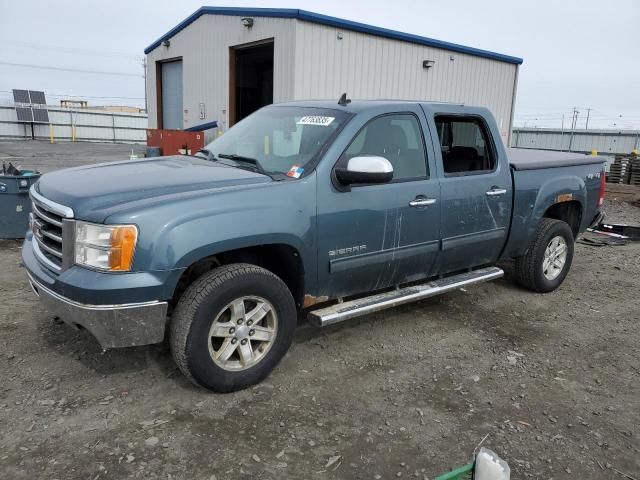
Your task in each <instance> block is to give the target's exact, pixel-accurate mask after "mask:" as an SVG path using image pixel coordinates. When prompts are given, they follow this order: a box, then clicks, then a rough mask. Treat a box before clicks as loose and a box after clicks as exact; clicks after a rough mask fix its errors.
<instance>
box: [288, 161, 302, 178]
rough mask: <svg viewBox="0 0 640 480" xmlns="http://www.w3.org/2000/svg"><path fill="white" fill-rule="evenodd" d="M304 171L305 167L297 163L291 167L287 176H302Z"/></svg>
mask: <svg viewBox="0 0 640 480" xmlns="http://www.w3.org/2000/svg"><path fill="white" fill-rule="evenodd" d="M302 172H304V168H302V167H301V166H300V165H298V164H296V165H293V166H292V167H291V168H290V169H289V171H288V172H287V177H292V178H300V175H302Z"/></svg>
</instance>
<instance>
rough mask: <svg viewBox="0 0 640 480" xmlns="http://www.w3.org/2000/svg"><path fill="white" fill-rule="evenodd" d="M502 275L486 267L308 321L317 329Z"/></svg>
mask: <svg viewBox="0 0 640 480" xmlns="http://www.w3.org/2000/svg"><path fill="white" fill-rule="evenodd" d="M503 275H504V272H503V271H502V269H501V268H498V267H487V268H481V269H479V270H473V271H471V272H465V273H460V274H458V275H452V276H450V277H445V278H440V279H437V280H432V281H430V282H428V283H423V284H420V285H412V286H409V287H403V288H399V289H396V290H392V291H390V292H384V293H378V294H376V295H371V296H369V297H364V298H358V299H357V300H350V301H348V302H342V303H337V304H335V305H330V306H328V307H324V308H320V309H318V310H312V311H311V312H309V321H310V322H311V323H312V324H313V325H316V326H318V327H326V326H327V325H332V324H334V323H338V322H342V321H344V320H349V319H351V318H355V317H359V316H361V315H367V314H368V313H373V312H379V311H380V310H384V309H387V308H392V307H397V306H398V305H404V304H405V303H411V302H415V301H417V300H422V299H423V298H428V297H434V296H436V295H440V294H443V293H447V292H450V291H452V290H456V289H458V288H461V287H466V286H467V285H473V284H474V283H482V282H488V281H490V280H495V279H496V278H500V277H502V276H503Z"/></svg>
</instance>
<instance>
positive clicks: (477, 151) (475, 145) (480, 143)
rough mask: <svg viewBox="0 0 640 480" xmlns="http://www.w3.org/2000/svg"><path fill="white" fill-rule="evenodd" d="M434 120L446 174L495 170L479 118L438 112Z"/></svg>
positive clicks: (492, 155) (490, 145)
mask: <svg viewBox="0 0 640 480" xmlns="http://www.w3.org/2000/svg"><path fill="white" fill-rule="evenodd" d="M435 121H436V130H437V132H438V137H439V140H440V151H441V153H442V164H443V167H444V173H445V175H447V176H455V175H471V174H477V173H486V172H491V171H493V170H495V168H496V158H495V154H494V151H493V148H492V144H491V142H490V137H489V133H488V131H487V129H486V126H485V125H484V122H482V120H480V119H479V118H477V117H462V116H445V115H438V116H436V118H435Z"/></svg>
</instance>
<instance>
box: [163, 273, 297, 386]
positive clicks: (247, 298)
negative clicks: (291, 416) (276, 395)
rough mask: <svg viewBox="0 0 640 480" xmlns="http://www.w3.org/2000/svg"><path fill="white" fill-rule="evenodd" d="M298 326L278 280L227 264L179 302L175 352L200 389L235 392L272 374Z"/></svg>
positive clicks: (173, 330)
mask: <svg viewBox="0 0 640 480" xmlns="http://www.w3.org/2000/svg"><path fill="white" fill-rule="evenodd" d="M265 312H266V313H265ZM250 314H251V315H250ZM252 318H253V319H255V323H253V321H254V320H252ZM240 320H242V321H240ZM296 322H297V313H296V307H295V303H294V300H293V297H292V295H291V292H290V291H289V289H288V288H287V286H286V285H285V284H284V282H283V281H282V280H281V279H280V278H278V277H277V276H276V275H274V274H273V273H271V272H269V271H268V270H265V269H264V268H260V267H256V266H255V265H249V264H242V263H238V264H232V265H226V266H223V267H219V268H216V269H214V270H212V271H210V272H208V273H206V274H204V275H202V276H201V277H200V278H198V279H197V280H196V281H195V282H194V283H193V284H191V285H190V286H189V287H188V288H187V290H186V291H185V292H184V294H183V295H182V297H181V298H180V300H179V302H178V305H177V306H176V309H175V311H174V314H173V318H172V321H171V327H170V332H169V339H170V345H171V353H172V355H173V358H174V360H175V362H176V364H177V365H178V367H179V368H180V370H181V371H182V373H184V375H185V376H186V377H187V378H189V379H190V380H191V381H192V382H193V383H195V384H196V385H199V386H201V387H204V388H206V389H209V390H213V391H215V392H233V391H236V390H241V389H243V388H246V387H248V386H251V385H254V384H256V383H259V382H260V381H262V380H263V379H264V378H266V377H267V375H269V373H270V372H271V370H273V368H274V367H275V366H276V365H277V364H278V362H279V361H280V360H281V359H282V357H283V356H284V354H285V353H287V350H288V349H289V347H290V346H291V342H292V341H293V335H294V331H295V327H296ZM251 327H253V329H252V328H251ZM252 330H253V333H252ZM269 332H271V333H269ZM267 338H270V340H269V341H267V340H266V339H267ZM234 339H235V340H234ZM232 342H233V343H232ZM234 345H235V350H234ZM249 352H250V354H251V355H249ZM227 357H228V358H227Z"/></svg>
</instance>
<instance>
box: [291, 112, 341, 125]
mask: <svg viewBox="0 0 640 480" xmlns="http://www.w3.org/2000/svg"><path fill="white" fill-rule="evenodd" d="M335 119H336V117H323V116H319V115H309V116H306V117H302V118H301V119H300V120H298V121H297V122H296V123H297V124H298V125H320V126H322V127H328V126H329V125H331V122H333V121H334V120H335Z"/></svg>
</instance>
